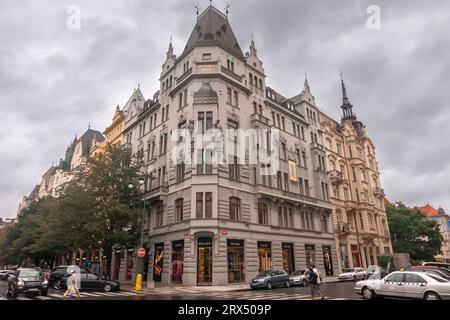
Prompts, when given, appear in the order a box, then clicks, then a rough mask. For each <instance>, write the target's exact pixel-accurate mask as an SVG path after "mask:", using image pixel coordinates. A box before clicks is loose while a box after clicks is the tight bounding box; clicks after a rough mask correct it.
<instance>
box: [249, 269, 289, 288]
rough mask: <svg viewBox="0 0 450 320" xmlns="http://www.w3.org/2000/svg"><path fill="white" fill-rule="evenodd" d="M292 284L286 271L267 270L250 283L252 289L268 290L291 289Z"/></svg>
mask: <svg viewBox="0 0 450 320" xmlns="http://www.w3.org/2000/svg"><path fill="white" fill-rule="evenodd" d="M290 286H291V282H290V280H289V274H288V273H287V272H286V271H284V270H267V271H263V272H261V273H260V274H259V275H258V276H257V277H256V278H254V279H253V280H252V281H251V282H250V288H252V289H258V288H267V289H272V288H274V287H286V288H289V287H290Z"/></svg>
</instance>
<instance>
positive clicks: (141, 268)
mask: <svg viewBox="0 0 450 320" xmlns="http://www.w3.org/2000/svg"><path fill="white" fill-rule="evenodd" d="M139 185H140V186H141V187H143V190H144V197H143V206H142V220H141V241H140V248H143V247H144V225H145V209H146V206H145V202H146V201H145V194H146V193H147V177H146V176H145V177H144V179H141V180H139ZM128 187H129V188H130V189H133V188H134V185H133V184H130V185H129V186H128ZM138 262H139V263H138V264H139V270H138V272H137V274H141V275H142V276H143V274H144V272H145V256H144V257H142V258H141V257H139V256H138ZM148 277H149V275H147V287H148V288H153V286H154V285H153V281H152V280H153V279H151V278H148Z"/></svg>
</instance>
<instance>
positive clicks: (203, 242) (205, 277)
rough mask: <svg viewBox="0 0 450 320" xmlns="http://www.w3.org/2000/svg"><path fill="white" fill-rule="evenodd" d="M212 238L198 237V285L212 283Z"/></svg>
mask: <svg viewBox="0 0 450 320" xmlns="http://www.w3.org/2000/svg"><path fill="white" fill-rule="evenodd" d="M212 257H213V256H212V239H211V238H198V242H197V282H198V285H211V284H212Z"/></svg>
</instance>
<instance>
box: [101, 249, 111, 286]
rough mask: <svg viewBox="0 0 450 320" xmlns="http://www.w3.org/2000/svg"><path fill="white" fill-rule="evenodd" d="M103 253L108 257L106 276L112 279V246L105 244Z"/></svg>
mask: <svg viewBox="0 0 450 320" xmlns="http://www.w3.org/2000/svg"><path fill="white" fill-rule="evenodd" d="M103 251H104V253H105V257H106V276H107V278H108V279H111V264H112V261H111V260H112V246H111V245H110V244H109V242H106V241H105V242H104V245H103Z"/></svg>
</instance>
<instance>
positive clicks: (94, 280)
mask: <svg viewBox="0 0 450 320" xmlns="http://www.w3.org/2000/svg"><path fill="white" fill-rule="evenodd" d="M72 270H76V271H77V272H78V271H79V275H78V276H79V277H80V279H79V280H80V288H79V289H80V290H82V291H99V290H101V291H105V292H110V291H119V290H120V282H118V281H114V280H108V279H106V278H105V277H102V276H100V275H98V274H95V273H92V272H89V271H88V270H86V269H83V268H79V267H77V266H60V267H57V268H54V269H53V270H52V273H51V274H50V278H49V283H50V286H51V287H52V288H53V289H55V290H62V289H66V288H67V278H68V277H69V275H70V272H71V271H72Z"/></svg>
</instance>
